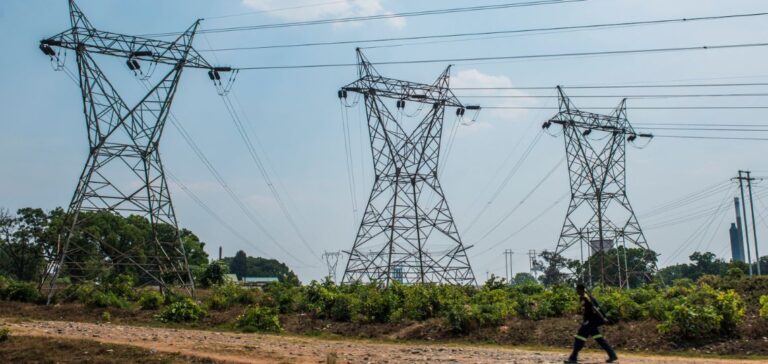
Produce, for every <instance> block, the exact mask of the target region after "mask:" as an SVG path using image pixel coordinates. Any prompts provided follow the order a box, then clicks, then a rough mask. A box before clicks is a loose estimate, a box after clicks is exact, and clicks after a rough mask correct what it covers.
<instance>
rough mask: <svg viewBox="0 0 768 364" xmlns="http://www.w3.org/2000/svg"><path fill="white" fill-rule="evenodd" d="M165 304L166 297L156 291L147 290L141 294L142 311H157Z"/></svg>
mask: <svg viewBox="0 0 768 364" xmlns="http://www.w3.org/2000/svg"><path fill="white" fill-rule="evenodd" d="M164 303H165V297H163V295H162V294H161V293H160V292H158V291H155V290H152V289H146V290H143V291H141V293H140V294H139V306H140V307H141V309H142V310H157V309H158V308H160V307H162V306H163V304H164Z"/></svg>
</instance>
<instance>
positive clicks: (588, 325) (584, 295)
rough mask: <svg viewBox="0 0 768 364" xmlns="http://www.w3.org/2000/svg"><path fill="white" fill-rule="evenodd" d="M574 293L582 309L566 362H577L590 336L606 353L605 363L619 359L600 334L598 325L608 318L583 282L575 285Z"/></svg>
mask: <svg viewBox="0 0 768 364" xmlns="http://www.w3.org/2000/svg"><path fill="white" fill-rule="evenodd" d="M576 293H577V294H578V295H579V302H580V303H581V310H582V315H583V318H582V323H581V327H579V331H578V333H577V334H576V340H574V342H573V352H572V353H571V356H569V357H568V360H566V361H565V363H566V364H575V363H578V362H579V351H581V349H582V348H584V344H586V342H587V339H589V338H590V337H591V338H593V339H595V341H596V342H597V344H598V345H600V347H601V348H603V350H605V352H606V353H607V354H608V360H606V361H605V362H606V363H615V362H617V361H618V360H619V357H618V356H616V352H615V351H613V348H612V347H611V345H609V344H608V342H607V341H606V340H605V338H604V337H603V335H602V334H600V326H602V325H604V324H606V323H607V322H608V320H607V319H606V318H605V315H603V313H602V312H600V309H599V307H598V305H597V301H596V300H595V298H594V297H592V295H591V294H589V293H588V292H587V290H586V288H585V287H584V285H583V284H581V283H579V284H577V285H576Z"/></svg>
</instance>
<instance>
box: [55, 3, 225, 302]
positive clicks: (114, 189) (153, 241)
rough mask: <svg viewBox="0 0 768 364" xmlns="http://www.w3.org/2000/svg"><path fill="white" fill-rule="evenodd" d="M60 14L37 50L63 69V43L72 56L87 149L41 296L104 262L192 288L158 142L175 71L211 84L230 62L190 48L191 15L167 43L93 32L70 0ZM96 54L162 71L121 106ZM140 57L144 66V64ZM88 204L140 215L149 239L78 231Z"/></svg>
mask: <svg viewBox="0 0 768 364" xmlns="http://www.w3.org/2000/svg"><path fill="white" fill-rule="evenodd" d="M69 13H70V20H71V24H72V27H71V28H70V29H68V30H66V31H64V32H61V33H59V34H57V35H55V36H53V37H50V38H47V39H44V40H42V41H41V42H40V49H41V50H42V51H43V53H45V54H46V55H48V56H50V57H51V61H52V62H54V63H56V64H57V65H58V66H59V69H63V70H64V71H67V72H69V71H68V70H67V69H66V68H65V66H64V63H63V60H62V59H63V56H62V53H64V52H66V51H67V50H71V51H74V52H75V54H76V56H77V69H78V76H79V83H80V89H81V91H82V98H83V110H84V113H85V121H86V126H87V130H88V142H89V149H88V150H89V155H88V160H87V162H86V163H85V168H84V169H83V172H82V174H81V176H80V180H79V181H78V184H77V188H76V189H75V193H74V195H73V196H72V200H71V202H70V204H69V209H68V211H67V222H66V223H65V227H64V231H63V232H62V234H61V235H60V242H59V247H58V251H57V252H56V255H55V257H51V259H50V262H49V266H48V268H47V271H46V277H45V280H44V281H43V284H45V283H46V281H47V283H48V284H49V288H50V291H49V301H50V297H51V296H52V295H53V293H54V288H55V284H56V278H57V277H58V276H59V275H60V274H62V273H66V274H67V275H69V276H70V277H72V278H73V280H80V279H87V278H93V277H94V274H95V272H99V271H103V269H105V268H108V267H126V266H129V267H132V268H134V269H136V270H137V271H138V272H140V274H141V275H142V277H141V279H142V281H144V282H147V283H155V284H158V285H160V286H161V287H163V288H166V286H167V284H171V283H173V284H179V285H182V286H184V287H185V288H186V289H187V290H188V292H189V293H192V291H193V289H194V287H193V282H192V276H191V274H190V272H189V268H188V265H187V260H186V254H185V252H184V246H183V244H182V243H181V239H180V237H179V231H178V225H177V222H176V216H175V213H174V209H173V205H172V204H171V197H170V194H169V191H168V184H167V182H166V178H165V174H164V172H163V165H162V163H161V161H160V153H159V149H158V148H159V144H160V137H161V135H162V132H163V127H164V126H165V122H166V120H167V118H168V115H169V113H170V107H171V102H172V101H173V96H174V94H175V93H176V91H177V88H178V83H179V78H180V76H181V73H182V71H183V70H184V69H185V68H188V67H192V68H202V69H208V70H209V72H208V75H209V77H210V78H211V79H212V80H213V81H214V83H217V81H218V80H219V79H220V75H219V72H225V71H228V70H229V69H228V68H217V67H213V66H211V65H210V64H209V63H208V62H207V61H206V60H205V59H204V58H203V57H202V56H200V54H198V53H197V52H196V51H195V50H194V49H193V48H192V39H193V37H194V35H195V31H196V30H197V27H198V25H199V21H197V22H195V23H194V24H193V25H192V26H191V27H189V29H187V30H186V31H185V32H183V33H182V34H181V35H179V36H178V38H176V39H175V40H173V41H170V42H168V41H161V40H154V39H148V38H142V37H134V36H130V35H124V34H117V33H111V32H106V31H101V30H97V29H96V28H94V27H93V26H92V25H91V23H90V22H89V21H88V19H86V17H85V15H84V14H83V12H82V11H81V10H80V9H79V8H78V6H77V5H76V4H75V2H74V1H69ZM56 48H58V52H57V51H56V50H55V49H56ZM97 55H106V56H111V57H118V58H122V59H125V60H126V64H127V66H128V68H129V69H130V70H131V71H132V72H133V73H134V74H135V75H137V76H140V77H141V78H142V80H143V81H146V80H147V79H149V77H150V75H151V73H152V71H160V70H158V69H156V68H158V67H157V66H158V65H161V66H165V68H167V71H165V70H164V71H162V72H163V73H162V74H160V77H161V79H160V81H159V82H157V83H156V84H153V85H149V92H148V93H147V94H146V95H145V96H144V97H142V98H141V99H140V101H139V102H138V103H137V104H136V105H128V104H127V103H126V101H125V99H124V98H123V97H121V96H120V94H119V93H118V92H117V90H116V89H115V88H114V86H113V83H111V82H110V81H109V80H108V79H107V77H106V75H105V74H104V73H103V69H102V68H101V67H100V66H99V62H97V60H96V58H95V57H94V56H97ZM142 63H144V64H145V65H147V64H148V65H149V66H148V67H147V69H146V70H142ZM219 83H220V82H219ZM95 211H107V212H113V213H123V214H130V215H139V216H142V217H145V218H146V219H147V220H148V221H149V223H150V224H151V229H152V236H149V237H137V239H136V241H130V242H124V241H116V240H115V239H113V238H110V237H109V236H95V235H94V234H93V233H91V232H89V231H86V230H83V229H80V227H81V226H82V225H83V223H84V222H86V221H87V220H88V218H89V217H91V216H93V214H92V212H95ZM94 251H95V252H96V255H97V256H98V260H97V261H93V260H91V261H85V260H84V258H85V257H87V256H92V255H93V254H92V253H91V252H94Z"/></svg>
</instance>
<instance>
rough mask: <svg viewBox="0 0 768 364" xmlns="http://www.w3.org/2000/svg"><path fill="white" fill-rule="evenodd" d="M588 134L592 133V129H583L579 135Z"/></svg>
mask: <svg viewBox="0 0 768 364" xmlns="http://www.w3.org/2000/svg"><path fill="white" fill-rule="evenodd" d="M589 134H592V129H587V130H584V131H582V132H581V135H583V136H587V135H589Z"/></svg>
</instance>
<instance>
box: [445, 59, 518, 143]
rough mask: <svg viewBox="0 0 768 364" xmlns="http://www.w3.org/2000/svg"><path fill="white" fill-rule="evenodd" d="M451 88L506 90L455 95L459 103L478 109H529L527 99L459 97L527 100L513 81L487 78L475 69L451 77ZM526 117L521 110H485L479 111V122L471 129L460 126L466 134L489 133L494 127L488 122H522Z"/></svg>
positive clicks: (472, 91) (462, 91) (470, 127)
mask: <svg viewBox="0 0 768 364" xmlns="http://www.w3.org/2000/svg"><path fill="white" fill-rule="evenodd" d="M451 87H452V88H463V87H479V88H481V87H494V88H508V89H503V90H455V91H454V92H455V93H456V94H457V95H459V99H460V100H461V101H462V103H464V104H465V105H466V104H470V105H471V104H480V106H481V107H482V106H490V105H493V106H505V107H523V106H530V105H531V101H530V99H525V98H514V97H512V98H505V97H499V98H493V97H487V98H479V97H478V98H468V97H461V95H473V96H526V95H527V94H526V93H524V92H522V91H520V90H515V89H514V85H513V84H512V80H511V79H510V78H509V77H507V76H503V75H489V74H485V73H482V72H480V71H479V70H477V69H468V70H462V71H459V72H458V73H456V75H455V76H452V77H451ZM526 115H527V111H526V110H524V109H486V110H481V111H480V115H479V117H478V121H477V122H476V123H474V124H471V125H465V126H462V129H465V130H466V131H472V130H482V129H491V128H493V124H492V123H491V121H495V120H500V121H510V120H515V119H518V120H519V119H521V118H523V117H525V116H526Z"/></svg>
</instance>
